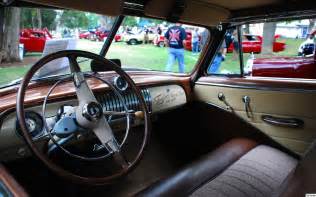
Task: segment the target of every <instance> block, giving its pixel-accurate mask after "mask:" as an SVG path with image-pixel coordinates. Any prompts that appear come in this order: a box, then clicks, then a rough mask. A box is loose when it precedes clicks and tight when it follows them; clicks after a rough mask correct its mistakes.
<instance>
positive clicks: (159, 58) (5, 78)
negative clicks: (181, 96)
mask: <svg viewBox="0 0 316 197" xmlns="http://www.w3.org/2000/svg"><path fill="white" fill-rule="evenodd" d="M303 41H304V40H302V39H285V42H286V45H287V47H286V50H285V51H282V52H279V53H275V54H274V55H276V56H296V55H297V49H298V47H299V45H300V44H301V43H302V42H303ZM102 45H103V43H102V42H91V41H88V40H80V41H79V42H78V45H77V49H81V50H86V51H90V52H94V53H99V51H100V50H101V48H102ZM255 56H256V57H259V56H260V55H259V54H258V55H257V54H256V55H255ZM40 57H41V54H40V53H29V54H26V57H25V60H27V58H29V59H31V58H33V59H32V61H33V62H34V61H35V60H36V59H39V58H40ZM198 57H199V56H198V55H192V53H191V52H190V51H185V71H186V72H190V71H191V70H192V68H193V67H194V66H195V64H196V62H197V60H198ZM107 58H119V59H121V61H122V65H123V66H125V67H127V66H129V67H137V68H144V69H151V70H165V66H166V63H167V58H168V51H167V48H159V47H156V46H154V45H153V44H148V45H144V44H141V45H134V46H132V45H127V44H126V43H124V42H119V43H112V45H111V47H110V50H109V52H108V54H107ZM248 58H249V54H244V60H245V61H247V59H248ZM33 62H30V61H28V63H25V64H23V63H22V64H21V63H19V64H18V63H17V64H13V65H10V66H6V67H1V64H0V85H1V84H5V83H8V82H10V81H12V80H14V79H17V78H20V77H23V76H24V74H25V73H26V72H27V70H28V69H29V68H30V66H31V65H32V64H33ZM82 65H83V70H88V69H89V63H88V62H86V63H83V64H82ZM173 71H174V72H178V65H177V64H175V65H174V66H173ZM220 72H229V73H235V74H238V73H239V60H238V58H237V60H232V53H229V54H227V56H226V60H225V61H224V62H222V66H221V68H220Z"/></svg>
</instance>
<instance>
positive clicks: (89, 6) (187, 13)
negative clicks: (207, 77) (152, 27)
mask: <svg viewBox="0 0 316 197" xmlns="http://www.w3.org/2000/svg"><path fill="white" fill-rule="evenodd" d="M175 1H176V0H89V1H86V0H72V1H69V0H67V1H65V0H22V1H18V2H30V3H35V4H39V5H45V6H53V7H57V8H65V9H76V10H82V11H88V12H94V13H98V14H104V15H112V16H115V15H120V14H128V15H129V14H133V15H138V16H149V17H155V18H161V19H167V18H168V16H169V15H170V13H172V11H173V10H174V9H173V6H174V4H175ZM183 1H184V2H185V8H184V9H183V12H182V14H181V15H180V17H179V18H180V21H182V22H187V23H192V24H199V25H203V26H214V25H217V24H219V23H220V22H223V23H225V22H231V21H238V20H239V21H244V20H246V19H248V20H249V18H257V19H258V18H259V19H260V18H261V19H267V18H269V16H271V17H272V16H274V17H275V16H286V15H288V16H298V15H300V14H303V13H306V12H307V13H309V16H310V13H311V12H313V13H314V12H316V1H310V0H183ZM133 4H134V5H133ZM109 5H110V6H109ZM126 5H128V6H129V7H128V8H127V9H126ZM134 8H137V9H140V10H141V11H140V12H139V10H138V12H133V9H134ZM126 10H128V12H126Z"/></svg>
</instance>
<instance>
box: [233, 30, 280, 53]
mask: <svg viewBox="0 0 316 197" xmlns="http://www.w3.org/2000/svg"><path fill="white" fill-rule="evenodd" d="M279 38H280V35H275V36H274V42H273V52H280V51H284V50H285V48H286V44H285V43H284V42H280V41H277V39H279ZM262 40H263V39H262V36H258V35H251V34H245V35H243V41H242V49H243V52H244V53H251V52H253V53H261V49H262ZM233 49H234V46H233V43H231V44H230V45H229V47H228V48H227V52H228V53H231V52H233Z"/></svg>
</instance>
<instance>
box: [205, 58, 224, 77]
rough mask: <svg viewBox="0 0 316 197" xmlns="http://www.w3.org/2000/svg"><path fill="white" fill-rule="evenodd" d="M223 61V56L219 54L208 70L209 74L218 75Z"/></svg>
mask: <svg viewBox="0 0 316 197" xmlns="http://www.w3.org/2000/svg"><path fill="white" fill-rule="evenodd" d="M222 61H223V57H222V54H217V55H216V57H215V58H214V60H213V62H212V64H211V65H210V66H209V67H208V69H207V74H218V69H219V67H220V66H221V63H222Z"/></svg>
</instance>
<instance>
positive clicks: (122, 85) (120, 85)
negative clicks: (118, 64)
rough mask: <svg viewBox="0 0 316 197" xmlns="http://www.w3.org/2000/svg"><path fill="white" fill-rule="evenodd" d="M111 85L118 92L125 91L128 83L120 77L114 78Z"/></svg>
mask: <svg viewBox="0 0 316 197" xmlns="http://www.w3.org/2000/svg"><path fill="white" fill-rule="evenodd" d="M113 83H114V86H115V87H116V88H117V89H118V90H120V91H125V90H126V89H127V88H128V83H127V82H126V81H125V79H124V78H123V77H121V76H117V77H115V78H114V80H113Z"/></svg>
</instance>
